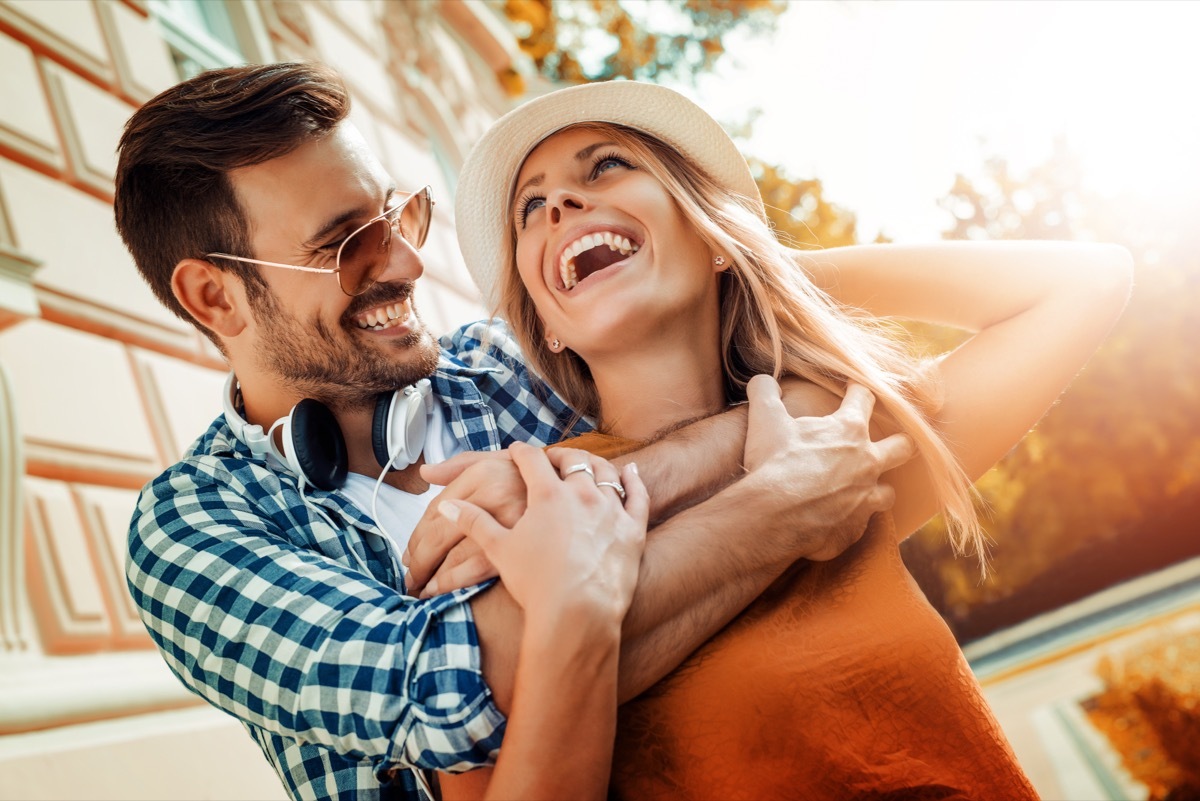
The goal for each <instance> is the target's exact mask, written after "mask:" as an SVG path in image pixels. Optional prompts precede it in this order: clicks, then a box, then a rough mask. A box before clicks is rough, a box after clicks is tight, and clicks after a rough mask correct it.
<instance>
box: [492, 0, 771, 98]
mask: <svg viewBox="0 0 1200 801" xmlns="http://www.w3.org/2000/svg"><path fill="white" fill-rule="evenodd" d="M785 6H786V3H784V2H783V0H677V1H676V2H670V3H668V2H645V0H643V1H642V2H631V1H630V0H505V3H504V12H505V14H506V15H507V16H508V18H509V20H510V21H512V22H513V23H514V24H515V25H516V26H517V28H518V30H519V31H520V33H519V40H518V41H519V43H520V45H521V49H522V50H523V51H524V52H525V53H526V54H528V55H529V57H530V58H532V59H533V61H534V63H535V64H536V65H537V68H538V71H539V72H541V74H542V75H544V76H546V77H547V78H549V79H550V80H551V81H554V82H566V83H583V82H586V81H607V80H611V79H613V78H636V79H639V80H656V79H661V78H665V77H672V78H691V77H694V76H695V75H696V74H697V73H699V72H701V71H704V70H708V69H711V68H712V66H713V64H715V63H716V61H717V60H718V59H719V58H720V57H721V56H722V55H723V54H724V52H725V46H724V44H723V41H724V39H725V37H726V36H728V35H729V34H730V33H732V32H734V31H738V30H741V31H749V32H754V33H765V32H769V31H773V30H774V28H775V24H776V20H777V18H778V16H779V14H780V13H781V12H782V11H783V9H784V7H785ZM585 54H589V55H585Z"/></svg>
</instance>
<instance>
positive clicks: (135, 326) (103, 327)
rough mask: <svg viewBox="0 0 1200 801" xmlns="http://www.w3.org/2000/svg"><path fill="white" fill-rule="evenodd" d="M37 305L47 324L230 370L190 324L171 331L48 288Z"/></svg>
mask: <svg viewBox="0 0 1200 801" xmlns="http://www.w3.org/2000/svg"><path fill="white" fill-rule="evenodd" d="M37 301H38V303H39V304H40V306H41V314H42V318H43V319H44V320H46V321H47V322H50V323H57V324H58V325H65V326H67V327H68V328H74V329H77V330H79V331H85V332H87V333H89V334H97V335H99V336H102V337H105V338H106V339H113V340H116V341H118V342H124V343H125V344H127V345H135V346H137V347H139V348H145V349H146V350H151V351H154V352H156V353H161V354H163V355H165V356H173V357H175V358H178V359H183V360H185V361H189V362H192V363H194V364H198V365H200V366H201V367H211V368H213V369H214V370H226V369H228V367H227V365H226V364H225V362H224V361H223V360H222V359H220V358H219V355H220V354H219V353H217V358H215V357H214V355H213V354H214V351H215V350H216V349H215V348H205V347H202V346H201V344H200V342H199V341H198V337H197V335H196V333H195V329H193V328H192V326H190V325H187V324H186V323H182V322H181V323H180V326H181V327H180V328H178V329H177V328H168V327H166V326H163V325H159V324H158V323H155V322H151V321H148V320H145V319H143V318H141V317H136V316H134V315H132V314H129V313H127V312H124V311H121V310H120V309H114V308H111V307H109V306H103V305H101V304H99V303H96V302H95V301H92V300H87V299H85V298H79V297H74V296H72V295H68V294H66V293H64V292H59V291H57V290H54V289H48V288H46V287H38V288H37ZM206 341H207V340H206Z"/></svg>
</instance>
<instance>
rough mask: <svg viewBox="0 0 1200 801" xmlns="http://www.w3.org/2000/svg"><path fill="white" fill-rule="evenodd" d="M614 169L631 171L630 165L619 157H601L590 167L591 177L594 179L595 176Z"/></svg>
mask: <svg viewBox="0 0 1200 801" xmlns="http://www.w3.org/2000/svg"><path fill="white" fill-rule="evenodd" d="M614 167H625V168H626V169H633V165H632V164H630V163H629V162H628V161H626V160H625V159H623V158H621V157H620V156H614V155H608V156H601V157H600V158H598V159H596V163H595V166H593V167H592V177H593V178H595V177H596V176H598V175H600V174H601V173H605V172H608V171H609V170H611V169H613V168H614Z"/></svg>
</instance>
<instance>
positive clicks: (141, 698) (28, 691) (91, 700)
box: [0, 651, 203, 735]
mask: <svg viewBox="0 0 1200 801" xmlns="http://www.w3.org/2000/svg"><path fill="white" fill-rule="evenodd" d="M200 703H203V702H202V701H201V700H200V699H199V698H198V697H197V696H195V695H193V694H192V693H190V692H188V691H187V690H186V689H184V687H183V685H182V684H180V683H179V680H178V679H176V678H175V677H174V676H173V675H172V674H171V672H170V671H169V670H168V669H167V666H166V665H165V664H164V663H163V661H162V657H160V656H159V655H158V653H157V652H154V651H144V652H139V651H135V652H129V653H108V654H95V655H92V656H72V657H59V658H54V657H50V658H45V659H30V660H19V661H17V660H14V661H11V662H7V663H6V664H5V665H4V681H3V682H0V735H5V734H15V733H18V732H27V731H37V730H39V729H49V728H53V727H55V726H65V725H68V724H72V723H81V722H83V721H87V720H102V719H107V718H116V717H124V716H126V715H139V714H143V713H145V712H152V711H155V710H161V709H176V708H179V707H186V706H194V705H196V704H200Z"/></svg>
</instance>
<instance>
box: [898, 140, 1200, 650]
mask: <svg viewBox="0 0 1200 801" xmlns="http://www.w3.org/2000/svg"><path fill="white" fill-rule="evenodd" d="M942 206H943V208H945V209H946V210H947V211H949V212H951V214H952V215H953V218H954V222H953V224H952V226H951V228H950V229H949V231H948V232H947V234H946V236H947V237H948V238H970V239H981V238H986V239H1082V240H1100V241H1112V242H1118V243H1121V244H1124V245H1126V246H1127V247H1129V248H1130V250H1131V251H1132V252H1133V254H1134V257H1135V261H1136V264H1137V266H1136V273H1135V285H1136V288H1135V291H1134V294H1133V297H1132V299H1131V301H1130V305H1129V307H1128V309H1127V310H1126V312H1125V314H1124V316H1123V317H1122V319H1121V321H1120V322H1119V323H1118V325H1117V327H1116V328H1115V329H1114V331H1113V332H1112V334H1111V336H1110V337H1109V338H1108V340H1107V341H1106V342H1105V344H1104V345H1103V347H1102V348H1101V349H1100V351H1099V352H1098V353H1097V354H1096V355H1095V356H1094V357H1093V358H1092V359H1091V361H1090V362H1089V363H1088V365H1087V367H1086V368H1085V369H1084V371H1083V372H1082V373H1081V374H1080V375H1079V376H1078V377H1077V378H1076V380H1075V381H1074V383H1073V384H1072V386H1071V388H1070V389H1069V390H1068V392H1067V393H1066V394H1065V395H1064V396H1063V398H1062V399H1061V400H1060V402H1059V403H1057V404H1056V405H1055V406H1054V408H1053V409H1051V411H1050V412H1049V413H1048V414H1047V415H1046V417H1045V419H1043V420H1042V421H1041V423H1039V425H1038V426H1037V428H1036V429H1035V430H1034V431H1033V432H1032V433H1031V434H1030V435H1029V436H1028V437H1027V438H1026V439H1025V440H1024V441H1022V442H1021V444H1020V445H1018V446H1017V447H1016V448H1015V449H1014V450H1013V451H1012V452H1011V453H1010V454H1009V455H1008V456H1007V457H1006V458H1005V459H1004V460H1002V461H1001V462H1000V464H999V465H998V466H997V467H996V468H994V469H993V470H992V471H991V472H989V473H988V474H987V476H985V477H984V479H983V480H982V481H981V482H980V483H979V485H978V487H979V489H980V491H981V493H982V495H983V497H984V499H985V501H986V502H987V505H988V507H989V508H990V512H989V514H988V516H987V519H986V525H987V528H988V531H989V533H990V534H991V536H992V539H993V540H994V541H995V543H996V548H995V558H994V561H993V567H994V570H993V576H992V578H991V579H990V580H989V581H988V582H987V583H985V584H982V585H980V584H979V583H978V582H977V581H976V580H975V578H974V575H973V567H972V566H971V565H968V564H965V563H963V562H961V561H957V560H954V559H952V558H951V557H950V555H949V553H948V551H947V550H946V549H945V547H944V546H943V545H942V543H941V536H940V531H939V527H938V526H937V525H936V524H935V525H933V526H930V527H928V528H927V530H926V531H924V532H922V533H921V534H920V535H919V536H918V537H917V538H915V541H914V542H913V543H912V544H911V546H910V549H909V550H910V552H909V554H908V556H910V557H912V558H911V559H910V564H912V563H914V562H917V563H920V562H922V561H924V562H925V563H926V564H925V565H924V567H923V568H922V567H916V566H914V572H918V573H920V572H923V571H932V573H933V574H935V575H933V576H926V580H925V581H923V582H922V584H923V586H924V587H925V588H926V591H927V593H928V594H930V596H931V600H933V601H934V602H935V604H937V605H939V606H940V607H941V608H942V609H943V611H944V613H945V614H946V615H947V617H948V618H949V619H950V621H951V623H952V624H954V625H955V626H956V628H957V630H958V632H959V634H960V635H965V636H966V637H968V638H969V637H971V636H974V635H978V634H982V633H986V630H987V629H988V628H994V627H998V626H1002V625H1005V624H1009V623H1012V622H1015V619H1014V618H1019V617H1022V616H1027V615H1028V614H1031V613H1035V612H1037V611H1044V610H1046V609H1049V608H1053V607H1055V606H1058V605H1060V604H1061V603H1064V602H1067V601H1069V600H1073V599H1074V598H1077V597H1081V596H1082V595H1085V594H1087V593H1089V592H1094V591H1096V590H1097V589H1100V588H1101V587H1103V586H1106V585H1108V584H1111V583H1113V582H1115V581H1118V580H1120V579H1123V578H1130V577H1132V576H1134V575H1137V574H1138V573H1140V572H1145V571H1147V570H1152V569H1155V568H1159V567H1163V566H1165V565H1166V564H1170V563H1171V562H1173V561H1177V560H1178V559H1181V558H1184V557H1186V556H1189V555H1195V554H1200V542H1197V541H1196V538H1195V537H1194V534H1193V532H1194V527H1195V523H1194V519H1195V518H1194V515H1195V511H1194V510H1195V509H1197V508H1200V423H1197V422H1196V419H1195V418H1196V415H1195V411H1194V410H1195V409H1196V408H1197V401H1198V400H1200V351H1197V350H1196V349H1195V348H1194V347H1192V346H1191V344H1190V343H1193V342H1196V341H1197V340H1198V339H1200V315H1197V314H1196V311H1195V308H1194V306H1195V301H1196V299H1197V298H1200V263H1198V262H1200V255H1198V254H1200V235H1197V234H1196V233H1195V232H1194V231H1195V229H1193V228H1189V227H1185V226H1182V225H1178V223H1176V222H1174V221H1173V220H1172V216H1173V214H1172V209H1165V208H1160V207H1156V206H1154V205H1153V204H1148V203H1146V202H1144V201H1141V200H1139V199H1136V198H1132V197H1129V196H1120V197H1114V198H1109V197H1103V196H1100V195H1097V194H1095V193H1091V192H1087V191H1085V190H1084V188H1083V184H1082V181H1081V171H1080V169H1079V165H1078V163H1077V161H1076V160H1075V159H1074V158H1073V156H1072V154H1071V152H1070V150H1069V148H1068V147H1067V145H1066V143H1065V142H1061V141H1060V142H1059V143H1058V144H1057V145H1056V147H1055V151H1054V153H1053V155H1052V156H1051V158H1050V159H1049V160H1047V161H1046V162H1045V163H1043V164H1041V165H1038V166H1036V167H1034V168H1033V169H1032V170H1030V171H1029V173H1028V174H1026V175H1023V176H1015V175H1013V174H1012V172H1011V170H1010V169H1009V166H1008V164H1007V163H1006V162H1005V160H1003V159H1000V158H993V159H990V160H988V161H987V162H986V164H985V166H984V170H983V172H982V174H981V175H979V176H976V177H974V178H967V177H965V176H962V175H960V176H958V178H957V179H956V180H955V183H954V185H953V186H952V187H951V190H950V193H949V194H948V196H947V197H946V198H945V199H944V200H943V201H942ZM921 333H923V334H925V335H926V336H927V337H929V338H931V339H932V340H933V343H934V344H933V345H932V346H931V347H932V348H934V349H936V348H937V347H939V346H940V345H944V344H945V341H944V340H942V341H940V342H939V338H944V337H945V336H946V334H945V332H941V331H937V330H932V329H928V328H926V329H924V330H923V331H922V332H921ZM1014 391H1019V389H1017V390H1014ZM939 584H940V585H941V586H940V587H938V586H937V585H939ZM931 588H933V589H932V591H931ZM938 596H940V597H938ZM1005 604H1007V607H1005ZM989 606H991V607H995V608H996V609H997V610H999V611H996V613H995V614H987V615H985V616H986V617H987V620H986V621H984V620H981V619H980V617H981V614H982V613H981V610H986V608H987V607H989ZM1005 609H1007V611H1004V610H1005Z"/></svg>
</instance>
